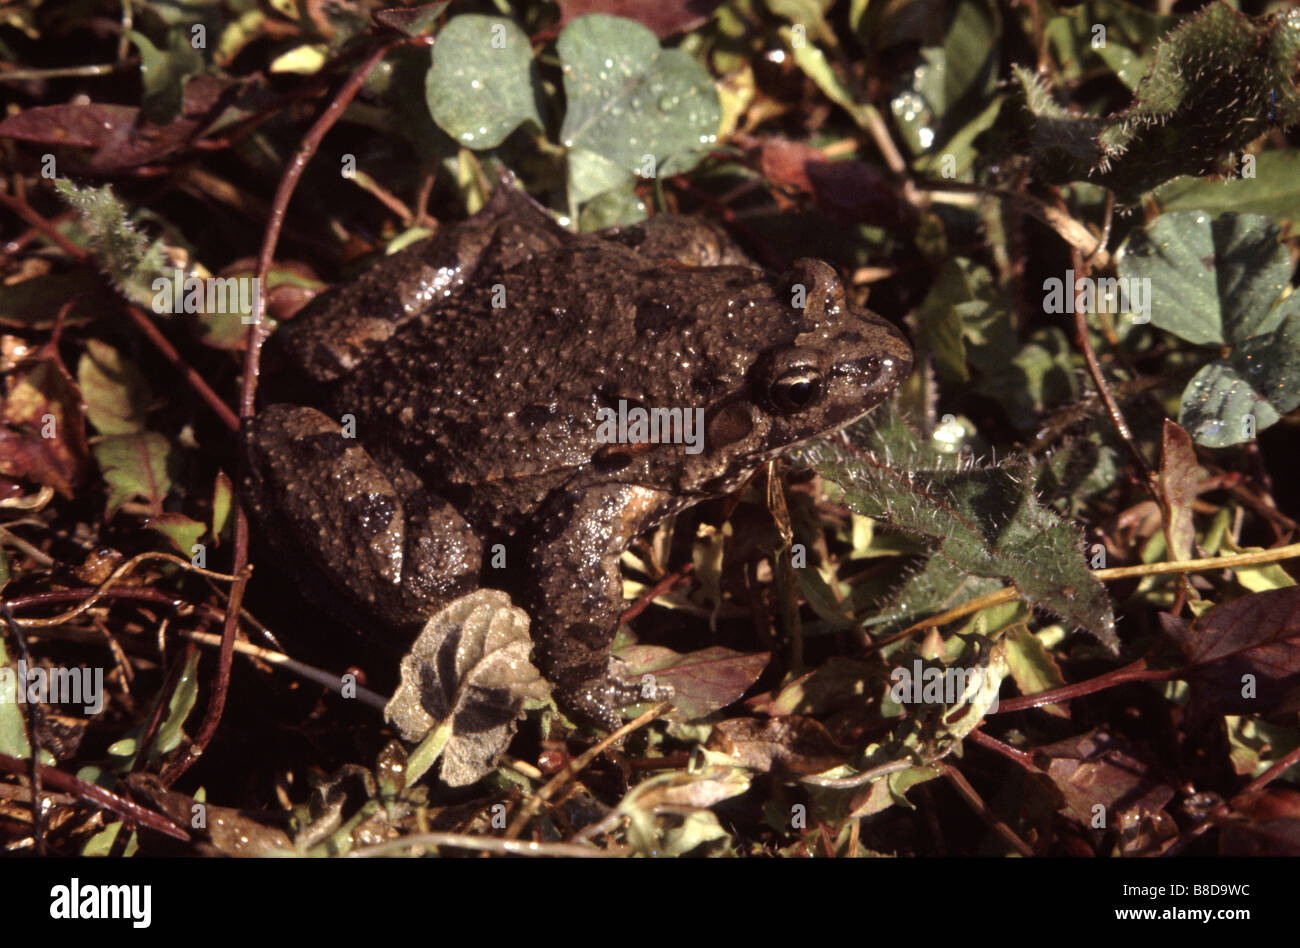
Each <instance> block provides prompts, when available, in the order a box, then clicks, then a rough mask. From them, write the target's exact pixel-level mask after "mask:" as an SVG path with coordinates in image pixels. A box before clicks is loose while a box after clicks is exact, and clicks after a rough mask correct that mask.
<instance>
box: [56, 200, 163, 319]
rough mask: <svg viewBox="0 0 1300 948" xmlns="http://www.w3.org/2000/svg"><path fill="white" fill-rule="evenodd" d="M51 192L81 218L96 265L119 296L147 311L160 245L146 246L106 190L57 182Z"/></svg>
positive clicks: (160, 259)
mask: <svg viewBox="0 0 1300 948" xmlns="http://www.w3.org/2000/svg"><path fill="white" fill-rule="evenodd" d="M54 189H55V190H56V191H58V192H59V196H60V197H62V198H63V200H64V201H66V202H67V203H68V205H69V206H70V207H72V208H74V209H75V210H76V211H77V212H78V213H79V214H80V215H81V223H82V226H83V227H84V228H85V230H86V233H87V235H88V236H89V239H90V242H91V244H92V246H93V247H94V250H95V257H96V261H97V262H98V263H99V265H100V266H101V267H102V268H103V269H104V272H105V273H107V274H108V277H109V279H110V280H112V281H113V283H114V285H115V286H117V288H118V290H120V291H121V293H122V295H123V296H125V297H126V298H127V299H129V300H130V301H131V302H133V303H135V304H136V305H137V306H141V307H144V308H146V309H148V308H151V306H152V303H153V299H154V295H155V294H154V290H153V281H154V278H155V277H157V276H159V275H160V274H162V273H163V272H164V264H165V254H164V251H163V245H162V243H161V242H160V241H154V242H153V243H150V242H149V240H148V239H147V238H146V237H145V236H144V235H143V234H141V233H140V232H139V231H138V230H136V228H135V225H134V224H132V223H131V219H130V214H129V213H128V211H127V209H126V206H125V205H124V204H122V202H121V201H119V200H118V199H117V197H116V196H115V195H114V194H113V190H112V188H110V187H109V186H107V185H105V186H104V187H102V188H91V187H85V188H83V187H78V186H77V185H75V184H73V183H72V182H71V181H67V180H65V179H62V178H59V179H56V180H55V182H54ZM167 275H169V276H170V271H168V272H167Z"/></svg>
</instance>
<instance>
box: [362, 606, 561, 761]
mask: <svg viewBox="0 0 1300 948" xmlns="http://www.w3.org/2000/svg"><path fill="white" fill-rule="evenodd" d="M528 625H529V620H528V613H526V612H524V611H523V610H522V609H520V608H518V607H516V606H514V605H512V604H511V602H510V597H509V596H508V595H506V594H505V593H503V592H500V591H498V590H495V589H480V590H478V591H476V592H472V593H470V594H469V595H467V596H462V597H461V598H459V599H457V600H455V601H454V602H452V603H451V604H450V605H448V606H446V607H445V608H443V609H441V610H440V611H439V612H438V613H437V614H436V615H435V616H434V617H433V618H432V619H430V620H429V622H428V624H427V625H425V627H424V631H422V632H421V633H420V637H419V638H417V639H416V640H415V644H414V645H412V646H411V650H410V652H408V653H407V655H406V657H405V658H403V659H402V670H401V677H402V683H401V685H399V686H398V689H397V691H396V692H395V693H394V694H393V697H392V699H391V700H390V701H389V702H388V706H387V707H386V708H385V709H384V714H385V716H386V717H387V718H388V720H390V721H392V722H393V724H394V725H395V726H396V727H397V729H398V730H399V731H400V732H401V734H402V737H403V738H405V739H406V740H408V741H420V740H423V739H426V736H430V737H434V739H435V743H437V744H440V745H441V746H439V747H435V748H434V749H433V750H434V755H435V756H436V754H437V753H438V752H441V754H442V758H443V760H442V780H443V782H445V783H446V784H447V785H448V786H452V787H463V786H467V785H469V784H471V783H474V782H475V781H477V780H479V779H480V778H482V777H483V776H485V775H486V774H488V773H490V772H491V771H492V769H493V768H494V767H495V766H496V762H497V760H498V759H500V757H501V754H503V753H504V752H505V749H506V746H507V745H508V744H509V743H510V738H511V737H512V736H513V735H514V732H515V727H516V722H517V720H518V718H519V717H520V716H521V715H522V713H523V706H524V702H525V701H533V702H538V703H542V702H545V701H547V700H549V698H550V694H551V689H550V685H548V684H547V683H546V681H545V679H543V678H542V676H541V675H540V674H539V673H538V671H537V669H536V668H535V667H533V664H532V663H531V662H530V661H529V659H528V655H529V652H531V651H532V647H533V641H532V639H531V638H530V637H529V634H528ZM412 758H413V761H414V758H415V755H414V754H413V755H412ZM430 762H431V761H430ZM412 766H413V768H414V766H415V765H414V762H413V764H412ZM412 779H415V778H414V777H412Z"/></svg>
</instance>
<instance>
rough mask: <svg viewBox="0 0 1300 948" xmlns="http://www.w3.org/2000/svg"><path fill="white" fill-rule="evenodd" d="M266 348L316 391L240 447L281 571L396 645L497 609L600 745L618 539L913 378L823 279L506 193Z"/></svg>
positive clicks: (671, 227)
mask: <svg viewBox="0 0 1300 948" xmlns="http://www.w3.org/2000/svg"><path fill="white" fill-rule="evenodd" d="M272 343H273V346H274V347H275V348H278V349H279V350H280V353H281V354H282V356H283V357H284V358H286V359H287V360H288V362H289V365H290V370H289V373H288V374H289V376H291V377H292V378H294V379H296V380H299V381H300V382H302V383H303V384H302V385H301V386H300V387H299V388H298V389H297V390H296V391H294V392H293V394H292V398H293V401H294V402H296V403H290V402H288V401H284V402H278V403H275V404H270V405H268V406H266V407H265V408H263V410H262V411H261V412H260V413H259V414H258V415H257V416H256V417H255V418H254V419H253V420H252V422H251V424H250V425H249V426H248V427H247V429H246V431H245V455H246V457H245V460H246V471H245V474H244V494H245V496H246V498H247V499H248V502H249V505H250V507H251V509H252V512H253V514H254V517H255V519H256V520H257V521H258V522H260V524H261V525H262V527H263V529H264V532H265V534H266V537H267V539H268V541H269V542H270V543H271V544H272V545H273V546H274V548H275V549H276V550H277V551H278V552H279V554H280V555H281V557H282V558H283V560H284V561H285V562H284V565H285V566H286V567H287V568H288V569H289V570H290V572H292V573H294V574H296V575H297V576H298V577H300V578H301V579H302V580H303V581H304V582H305V583H306V584H307V585H308V588H309V590H311V591H312V592H313V593H314V594H316V595H317V596H318V597H320V598H322V599H323V600H324V601H325V602H327V603H328V604H329V605H330V606H331V607H333V608H336V609H338V610H339V611H340V613H341V614H342V615H343V616H344V617H346V618H349V619H350V620H351V621H353V622H357V623H366V622H368V623H369V624H371V625H374V624H376V623H378V625H379V626H381V627H382V629H383V630H385V631H387V632H388V633H389V634H391V635H397V636H405V637H406V638H405V639H404V641H409V638H410V637H412V636H413V634H414V633H415V632H416V631H418V629H419V628H420V627H421V625H422V624H423V623H424V622H425V620H426V619H427V618H428V617H429V616H430V615H431V614H432V613H433V612H434V611H436V610H437V609H438V608H439V607H440V606H442V605H443V604H445V603H446V602H448V601H449V600H451V599H453V598H455V597H457V596H459V595H462V594H464V593H466V592H469V591H471V590H473V589H476V588H480V587H490V588H496V589H504V590H506V591H508V592H509V593H510V594H511V596H512V597H513V599H514V601H515V602H516V603H517V604H519V605H521V606H522V607H523V608H525V609H526V610H527V611H528V612H529V614H530V615H531V616H532V618H533V633H534V641H535V643H536V646H535V649H534V655H535V658H536V660H537V663H538V665H539V667H540V669H541V671H542V673H543V674H544V675H545V676H546V677H547V679H548V680H550V681H551V682H552V683H553V684H554V685H555V686H556V695H557V698H558V699H559V701H560V704H561V706H562V707H563V708H564V709H565V710H566V711H567V712H569V713H571V714H574V715H576V716H577V717H579V718H582V719H585V720H587V721H594V722H599V723H601V724H604V725H606V726H613V725H614V724H616V723H617V722H618V717H617V716H616V714H615V709H616V707H617V706H618V705H619V704H621V703H626V701H627V700H629V699H630V698H632V697H633V696H634V695H635V690H634V689H632V688H631V687H630V686H629V685H628V684H627V683H625V682H623V681H622V680H621V679H620V677H619V675H618V673H617V672H618V669H617V668H615V667H612V665H611V658H610V654H609V649H610V643H611V641H612V639H613V636H614V633H615V631H616V629H617V626H618V618H619V614H620V611H621V610H622V608H623V599H622V596H621V588H622V587H621V581H620V575H619V566H618V564H619V558H620V556H621V554H622V553H623V551H624V550H625V549H626V548H627V546H628V545H629V543H631V541H632V540H633V539H634V538H635V537H636V536H637V535H638V534H639V533H641V532H642V531H644V530H646V529H648V528H649V527H651V526H653V525H654V524H656V523H657V522H659V521H660V520H662V519H663V518H664V517H667V516H669V515H671V514H673V513H675V512H677V511H680V510H682V509H683V508H685V507H687V506H689V505H691V504H693V503H696V502H697V501H699V500H701V499H704V498H707V497H714V496H719V495H723V494H726V493H728V492H730V491H733V490H735V489H737V488H738V487H739V486H740V485H741V484H742V483H743V482H744V480H745V478H746V477H747V476H748V475H749V474H750V473H751V472H753V471H754V470H755V468H756V467H758V466H759V465H761V464H762V463H763V462H764V461H767V460H768V459H770V458H773V457H775V456H777V455H779V454H780V453H781V452H783V451H785V450H786V449H787V448H789V447H790V446H792V445H794V444H797V443H799V442H802V441H806V440H808V439H810V438H815V437H817V436H818V435H821V434H824V433H826V432H828V431H831V430H833V429H835V428H839V427H841V426H843V425H845V424H847V423H849V422H851V421H853V420H854V419H855V418H857V417H859V416H860V415H862V414H863V413H864V412H866V411H867V410H868V409H870V408H871V407H872V406H874V405H876V404H877V403H879V402H880V401H882V400H883V399H884V398H886V397H887V396H888V395H889V394H890V393H891V392H892V391H893V390H894V389H895V388H896V387H897V386H898V384H899V382H900V381H902V380H903V378H905V377H906V375H907V374H908V372H909V371H910V370H911V365H912V354H911V350H910V349H909V347H908V345H907V342H906V341H905V340H904V337H903V336H902V334H901V333H900V332H899V331H898V330H897V329H895V328H894V327H893V326H891V325H890V324H889V323H887V322H886V321H884V320H883V319H881V318H880V317H878V316H876V315H875V314H873V313H871V312H868V311H866V310H861V309H856V308H854V307H852V306H850V305H849V304H848V303H847V302H846V301H845V297H844V287H843V285H842V283H841V282H840V279H839V277H838V276H837V275H836V273H835V271H834V270H833V269H832V268H831V267H830V266H829V265H827V264H826V263H823V262H821V261H818V260H807V259H805V260H799V261H797V262H796V263H795V264H794V267H793V269H792V270H791V272H790V273H789V274H787V275H786V276H785V277H783V278H782V277H778V276H774V275H772V274H769V273H767V272H764V271H763V270H761V269H759V268H757V267H755V266H754V265H753V264H752V263H750V262H749V261H748V259H747V258H746V257H745V256H744V254H743V253H742V252H741V251H740V250H739V249H737V248H736V247H735V246H734V245H733V244H732V243H731V242H730V241H729V239H728V238H727V237H726V235H725V234H724V233H723V232H722V231H721V230H720V229H718V228H716V227H714V226H712V225H710V224H708V223H705V222H703V221H700V220H697V219H693V218H686V217H677V216H672V215H660V216H657V217H654V218H651V219H650V220H649V221H648V222H646V223H644V224H639V225H635V226H630V227H624V228H620V229H615V230H610V231H605V232H602V233H598V234H591V235H585V236H579V235H574V234H571V233H569V232H568V231H566V230H564V229H563V228H561V227H560V226H559V225H558V224H557V223H556V222H555V221H554V219H553V218H552V217H551V216H550V214H548V213H547V212H546V211H545V209H544V208H542V207H541V206H540V205H538V204H536V203H534V202H533V201H532V200H531V199H530V198H528V197H527V196H526V195H524V194H523V193H522V192H520V191H518V190H516V189H514V188H512V187H508V186H505V185H502V186H501V187H499V188H498V190H497V192H496V194H495V195H494V197H493V198H492V200H491V201H490V202H489V203H488V204H487V206H486V207H484V209H483V210H482V211H480V212H479V213H478V214H475V215H474V216H473V217H471V218H469V219H468V220H467V221H465V222H464V223H462V224H459V225H455V226H447V227H444V228H443V229H442V230H440V231H439V232H438V233H437V234H436V235H435V236H433V237H431V238H428V239H426V240H423V241H421V242H419V243H416V244H414V245H412V246H410V247H407V248H406V249H404V250H402V251H400V252H398V253H396V254H393V255H392V256H390V257H387V258H386V259H384V260H383V261H382V262H381V263H379V264H378V265H376V266H375V267H373V268H372V269H370V270H369V271H368V272H366V273H364V274H362V275H361V276H360V277H359V278H358V279H356V280H355V281H353V282H351V283H349V284H346V285H343V286H340V287H337V288H336V289H334V290H333V291H331V292H327V293H325V294H322V295H321V296H320V297H318V298H316V299H315V300H313V301H312V303H311V304H309V305H308V306H307V307H306V308H305V309H304V310H303V311H302V312H301V313H300V314H299V316H298V317H297V318H296V319H294V320H293V321H292V322H291V323H289V324H287V325H285V326H284V327H283V328H281V329H280V330H279V331H278V332H277V333H276V334H275V336H273V338H272ZM671 410H678V411H677V412H676V413H675V414H674V413H673V412H672V411H671ZM647 416H653V417H656V418H659V419H660V420H662V421H663V422H664V424H663V425H661V426H659V429H658V430H657V431H656V430H655V429H653V428H648V427H647V426H645V425H640V426H638V424H637V420H638V418H639V419H641V420H642V421H644V419H645V418H646V417H647ZM619 422H626V423H625V424H622V425H621V426H620V423H619ZM620 439H621V440H620Z"/></svg>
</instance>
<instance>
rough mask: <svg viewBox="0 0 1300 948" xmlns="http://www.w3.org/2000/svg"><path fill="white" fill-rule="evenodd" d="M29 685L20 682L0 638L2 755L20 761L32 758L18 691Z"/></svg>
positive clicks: (0, 752)
mask: <svg viewBox="0 0 1300 948" xmlns="http://www.w3.org/2000/svg"><path fill="white" fill-rule="evenodd" d="M26 687H27V683H26V682H22V681H19V680H18V668H17V666H16V665H11V664H10V663H9V654H8V653H7V652H6V651H5V643H4V639H3V638H0V754H8V755H9V756H10V757H17V758H18V759H19V760H27V759H28V758H30V757H31V756H32V745H31V744H29V743H28V741H27V727H26V725H25V724H24V723H23V709H22V706H21V705H19V704H18V689H19V688H26Z"/></svg>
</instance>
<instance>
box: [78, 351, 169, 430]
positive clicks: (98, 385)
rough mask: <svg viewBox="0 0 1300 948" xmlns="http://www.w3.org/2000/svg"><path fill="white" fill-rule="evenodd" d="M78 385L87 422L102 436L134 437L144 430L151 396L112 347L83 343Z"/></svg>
mask: <svg viewBox="0 0 1300 948" xmlns="http://www.w3.org/2000/svg"><path fill="white" fill-rule="evenodd" d="M77 384H78V385H79V386H80V387H81V394H82V396H83V397H84V398H85V399H86V418H87V419H88V420H89V421H90V423H91V424H92V425H94V426H95V428H96V429H98V431H99V432H100V433H101V434H106V435H117V434H134V433H135V432H137V431H141V430H143V429H144V416H145V412H146V410H147V409H148V407H149V402H150V401H151V400H152V398H153V394H152V393H151V392H150V391H149V383H148V382H147V381H145V378H144V376H143V375H141V374H140V372H139V370H138V369H136V367H135V365H134V364H132V363H131V362H129V361H128V360H126V359H124V358H122V355H121V353H119V352H118V351H117V350H116V349H114V348H113V347H112V346H110V345H108V344H107V343H104V342H100V341H99V340H98V339H87V340H86V351H85V352H83V353H82V355H81V359H80V360H78V362H77Z"/></svg>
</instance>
